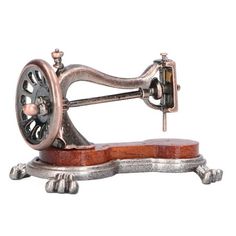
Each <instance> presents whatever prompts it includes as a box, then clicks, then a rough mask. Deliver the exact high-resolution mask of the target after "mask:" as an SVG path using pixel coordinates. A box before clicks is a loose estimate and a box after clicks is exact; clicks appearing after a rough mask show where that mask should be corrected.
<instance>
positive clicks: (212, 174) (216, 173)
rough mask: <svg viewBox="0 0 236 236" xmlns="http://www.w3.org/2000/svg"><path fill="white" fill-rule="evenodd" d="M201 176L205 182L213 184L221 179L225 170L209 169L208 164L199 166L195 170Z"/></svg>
mask: <svg viewBox="0 0 236 236" xmlns="http://www.w3.org/2000/svg"><path fill="white" fill-rule="evenodd" d="M195 172H196V173H197V175H198V176H199V177H200V178H201V180H202V183H203V184H211V183H215V182H216V181H220V180H221V179H222V176H223V171H222V170H220V169H209V168H208V167H207V166H206V165H202V166H198V167H197V169H196V170H195Z"/></svg>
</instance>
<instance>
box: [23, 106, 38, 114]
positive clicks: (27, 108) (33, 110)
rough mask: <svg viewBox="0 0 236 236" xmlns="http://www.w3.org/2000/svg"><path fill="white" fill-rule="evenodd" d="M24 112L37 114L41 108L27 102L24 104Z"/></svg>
mask: <svg viewBox="0 0 236 236" xmlns="http://www.w3.org/2000/svg"><path fill="white" fill-rule="evenodd" d="M23 112H24V113H25V114H26V115H27V116H36V115H38V113H39V108H38V106H37V105H35V104H33V103H30V104H25V105H24V106H23Z"/></svg>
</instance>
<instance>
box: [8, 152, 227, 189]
mask: <svg viewBox="0 0 236 236" xmlns="http://www.w3.org/2000/svg"><path fill="white" fill-rule="evenodd" d="M191 171H193V172H195V173H197V174H198V176H199V177H200V178H201V180H202V183H203V184H210V183H213V182H216V181H220V180H221V179H222V175H223V172H222V170H219V169H216V170H215V169H209V168H208V167H207V166H206V160H205V159H204V158H203V157H202V156H201V155H199V156H198V157H196V158H191V159H161V158H145V159H124V160H115V161H110V162H107V163H104V164H100V165H94V166H80V167H76V166H74V167H65V166H53V165H49V164H46V163H44V162H42V161H41V160H40V159H39V158H38V157H37V158H34V159H33V160H32V161H31V162H29V163H28V164H19V165H17V166H16V167H13V168H12V170H11V172H10V178H11V179H14V180H15V179H22V178H25V177H29V176H35V177H39V178H44V179H48V182H47V183H46V187H45V188H46V191H47V192H49V193H53V192H56V193H77V192H78V189H79V186H78V183H77V180H79V181H80V180H93V179H101V178H106V177H110V176H113V175H115V174H119V173H138V172H165V173H182V172H191Z"/></svg>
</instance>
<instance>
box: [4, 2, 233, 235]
mask: <svg viewBox="0 0 236 236" xmlns="http://www.w3.org/2000/svg"><path fill="white" fill-rule="evenodd" d="M234 4H235V1H233V0H232V1H230V0H224V1H218V0H214V1H210V0H208V1H207V0H204V1H203V0H198V1H187V0H181V1H174V0H172V1H170V0H165V1H159V0H156V1H151V0H150V1H149V0H146V1H122V0H119V1H104V0H103V1H89V0H87V1H72V0H67V1H59V0H57V1H45V0H41V1H26V0H21V1H13V0H8V1H1V3H0V65H1V92H0V96H1V116H0V119H1V135H0V139H1V154H0V155H1V165H0V166H1V167H0V168H1V171H0V181H1V182H0V183H1V186H0V191H1V194H0V199H1V201H0V218H1V219H0V235H6V236H7V235H19V236H20V235H35V236H38V235H40V236H41V235H58V236H59V235H83V236H86V235H182V236H185V235H193V236H194V235H207V234H209V235H235V234H236V226H235V212H236V203H235V202H236V200H235V199H236V194H235V191H234V190H235V176H236V174H235V164H236V158H235V131H236V128H235V118H236V117H235V106H236V104H235V94H236V92H235V91H236V83H235V60H236V47H235V42H236V36H235V22H236V14H235V10H236V7H235V6H234ZM56 47H59V48H60V49H61V50H63V51H64V52H65V56H64V58H63V61H64V63H65V64H66V65H68V64H73V63H81V64H85V65H88V66H91V67H94V68H96V69H98V70H100V71H103V72H105V73H108V74H112V75H116V76H124V77H131V76H137V75H139V74H141V73H142V72H143V70H144V69H145V68H146V67H147V66H148V65H149V64H151V63H152V61H153V60H154V59H157V58H159V53H160V52H163V51H165V52H168V54H169V57H170V58H172V59H173V60H175V61H176V63H177V75H178V83H179V84H180V85H181V88H182V89H181V91H180V93H179V112H177V113H173V114H169V115H168V132H167V133H162V132H161V113H160V112H158V111H156V110H152V109H150V108H148V107H147V106H146V105H145V104H144V103H143V102H142V101H141V100H133V101H126V102H120V103H112V104H103V105H97V106H90V107H83V108H77V109H76V108H75V109H74V110H71V112H70V114H71V117H72V119H73V121H74V123H75V125H76V127H77V128H78V129H79V130H80V131H81V132H82V134H84V135H85V136H86V137H87V138H88V139H89V140H90V141H93V142H121V141H139V140H145V139H151V138H159V137H175V138H188V139H194V140H198V141H200V150H201V153H202V154H203V155H204V156H205V157H206V158H207V160H208V164H209V166H210V167H212V168H222V169H223V170H224V178H223V181H222V182H218V183H216V184H212V185H209V186H204V185H202V184H201V182H200V179H199V178H198V177H197V176H196V175H195V174H193V173H187V174H160V173H146V174H145V173H144V174H123V175H117V176H114V177H112V178H107V179H102V180H94V181H84V182H80V183H79V184H80V191H79V194H78V195H58V194H46V193H45V191H44V183H45V182H46V181H45V180H42V179H37V178H33V177H32V178H28V179H24V180H21V181H11V180H10V179H9V178H8V174H9V170H10V168H11V166H13V165H15V164H17V163H19V162H23V163H24V162H28V161H30V160H31V159H32V158H33V157H34V156H36V155H37V151H34V150H32V149H30V147H29V146H28V145H27V144H26V143H25V142H24V140H23V138H22V137H21V135H20V133H19V130H18V127H17V124H16V118H15V109H14V100H15V89H16V83H17V79H18V76H19V74H20V72H21V70H22V68H23V66H24V65H25V64H26V63H27V62H28V61H30V60H31V59H34V58H42V59H44V60H46V61H48V62H50V63H51V64H52V59H51V57H50V53H51V51H52V50H54V48H56ZM110 92H116V91H115V90H113V89H108V88H105V87H100V86H96V85H93V84H90V83H81V84H77V85H74V86H73V87H72V88H71V90H70V93H69V98H79V97H86V96H93V95H98V94H100V95H103V94H105V93H110Z"/></svg>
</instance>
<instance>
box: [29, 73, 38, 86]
mask: <svg viewBox="0 0 236 236" xmlns="http://www.w3.org/2000/svg"><path fill="white" fill-rule="evenodd" d="M27 81H28V82H29V83H30V84H31V85H32V86H36V85H37V80H36V79H35V77H33V73H32V72H29V73H28V78H27Z"/></svg>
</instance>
